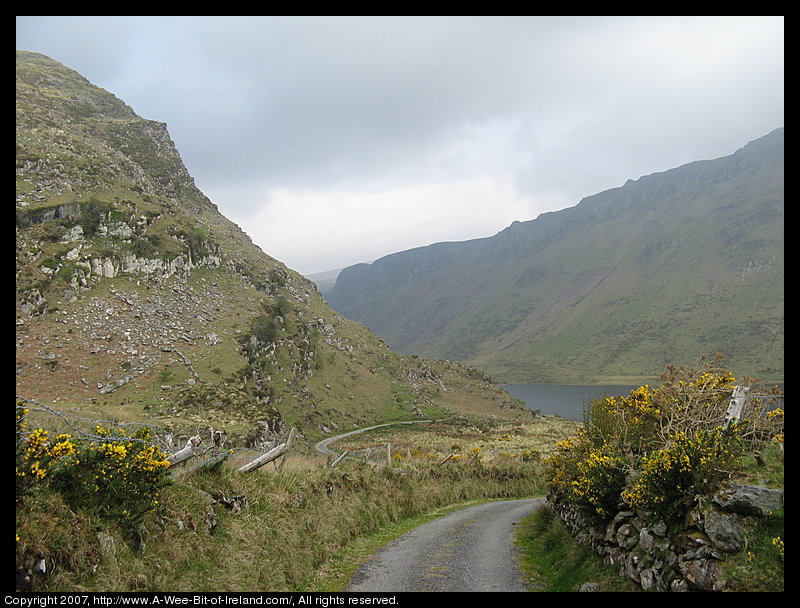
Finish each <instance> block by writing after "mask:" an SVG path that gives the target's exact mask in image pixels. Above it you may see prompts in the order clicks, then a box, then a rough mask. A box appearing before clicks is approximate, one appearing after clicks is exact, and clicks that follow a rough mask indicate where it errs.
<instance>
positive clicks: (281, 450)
mask: <svg viewBox="0 0 800 608" xmlns="http://www.w3.org/2000/svg"><path fill="white" fill-rule="evenodd" d="M296 434H297V430H296V429H292V430H291V431H290V432H289V438H288V439H287V440H286V442H285V443H282V444H280V445H279V446H278V447H276V448H273V449H271V450H270V451H268V452H265V453H264V454H262V455H261V456H259V457H258V458H256V459H254V460H251V461H250V462H248V463H247V464H245V465H243V466H241V467H239V468H238V469H236V471H237V473H249V472H250V471H255V470H256V469H257V468H259V467H262V466H264V465H265V464H267V463H268V462H272V461H273V460H275V459H276V458H278V456H281V455H282V454H285V453H286V452H288V451H289V448H290V447H291V445H292V441H293V440H294V436H295V435H296Z"/></svg>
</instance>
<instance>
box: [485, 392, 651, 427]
mask: <svg viewBox="0 0 800 608" xmlns="http://www.w3.org/2000/svg"><path fill="white" fill-rule="evenodd" d="M501 386H502V387H503V388H504V389H505V390H506V391H507V392H508V394H509V395H511V396H512V397H516V398H517V399H521V400H522V401H524V402H525V404H526V405H527V406H528V407H529V408H531V409H532V410H540V411H541V413H542V414H555V415H556V416H561V417H562V418H569V419H570V420H577V421H579V422H581V421H583V406H584V405H586V403H587V402H589V401H592V400H594V399H600V398H601V397H612V396H618V395H624V396H627V395H628V394H629V393H630V392H631V391H632V390H633V389H635V388H639V386H640V385H635V386H634V385H630V386H629V385H603V384H591V385H582V384H503V385H501Z"/></svg>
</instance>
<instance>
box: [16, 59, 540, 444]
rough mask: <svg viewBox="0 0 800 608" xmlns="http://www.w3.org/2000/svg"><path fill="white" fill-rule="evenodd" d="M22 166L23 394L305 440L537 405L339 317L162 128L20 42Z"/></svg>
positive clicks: (19, 303) (19, 317)
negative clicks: (203, 187) (263, 244)
mask: <svg viewBox="0 0 800 608" xmlns="http://www.w3.org/2000/svg"><path fill="white" fill-rule="evenodd" d="M16 173H17V202H16V274H17V291H16V325H17V338H16V341H17V394H18V395H19V396H22V397H25V398H27V399H33V400H39V401H41V402H43V403H47V404H53V403H55V404H61V405H62V406H64V407H79V408H90V409H93V410H94V411H99V412H102V413H103V414H104V415H106V416H109V417H112V416H113V417H122V418H126V417H132V418H139V417H142V416H152V417H159V418H161V419H169V418H175V419H177V420H180V421H183V422H190V423H193V424H200V423H202V424H216V425H218V426H219V425H225V426H228V427H229V428H232V429H233V428H235V429H238V430H240V431H241V432H243V433H244V432H246V431H247V430H248V429H249V428H251V427H252V426H253V425H254V424H258V423H259V421H264V420H268V421H271V422H270V424H268V425H266V426H268V427H270V428H273V430H275V432H278V431H279V430H280V429H282V428H283V427H285V426H286V425H287V424H291V425H295V426H298V427H299V428H300V429H301V430H302V431H303V432H305V433H308V435H309V438H311V437H314V436H316V435H324V434H326V433H328V432H333V431H335V430H336V429H337V428H339V429H344V430H351V429H352V428H354V427H355V426H362V425H363V424H366V423H374V422H385V421H386V420H388V419H410V418H416V417H418V416H421V415H425V416H427V415H436V414H442V413H446V412H449V413H452V412H455V411H463V410H464V409H466V410H468V411H470V412H472V413H475V414H476V415H486V416H491V415H495V414H498V413H500V414H501V415H505V414H508V415H511V416H512V417H514V416H516V415H526V414H527V412H524V410H522V409H519V407H518V406H517V404H516V403H515V402H514V401H513V400H512V399H511V398H510V397H508V395H506V394H505V393H504V392H502V391H500V390H499V389H498V388H497V387H496V386H494V385H493V384H492V383H491V382H488V381H486V379H485V378H484V377H483V376H481V375H480V374H474V373H472V372H471V371H470V370H466V369H464V368H462V367H460V366H456V365H451V364H446V363H443V362H428V361H424V360H419V359H411V358H404V357H399V356H397V355H396V354H394V353H392V352H391V351H390V350H388V349H387V348H386V346H385V345H384V344H383V343H382V342H381V340H379V339H378V338H377V337H376V336H374V335H373V334H372V333H370V332H369V331H367V330H366V329H365V328H363V327H361V326H359V325H357V324H355V323H352V322H350V321H348V320H346V319H344V318H342V317H341V316H340V315H338V314H336V313H335V312H333V311H332V310H331V309H330V308H329V307H328V306H327V305H326V303H325V302H324V300H323V299H322V298H321V296H320V295H319V293H318V292H317V290H316V288H315V287H314V284H313V283H312V282H310V281H309V280H307V279H305V278H303V277H302V276H300V275H299V274H297V273H296V272H294V271H292V270H291V269H289V268H287V267H286V266H285V265H284V264H282V263H281V262H279V261H278V260H275V259H273V258H272V257H270V256H268V255H267V254H265V253H264V252H263V251H261V250H260V249H259V248H258V247H257V246H255V245H254V244H253V243H252V241H251V240H250V239H249V238H248V237H247V235H246V234H245V233H244V232H243V231H242V230H241V229H240V228H239V227H238V226H236V225H235V224H233V223H232V222H230V221H229V220H228V219H226V218H225V217H224V216H222V215H221V214H220V213H219V211H218V210H217V208H216V206H215V205H214V204H213V203H212V202H211V201H209V199H208V198H207V197H206V196H205V195H204V194H203V193H202V192H200V191H199V190H198V189H197V187H196V186H195V184H194V180H193V179H192V177H191V175H190V174H189V172H188V171H187V170H186V168H185V166H184V165H183V162H182V161H181V158H180V155H179V153H178V151H177V150H176V147H175V145H174V143H173V142H172V140H171V139H170V137H169V133H168V131H167V128H166V126H165V125H164V124H163V123H159V122H155V121H150V120H145V119H142V118H140V117H138V116H137V115H136V114H135V113H134V112H133V111H132V110H131V109H130V108H129V107H128V106H127V105H126V104H124V103H123V102H122V101H120V100H119V99H117V98H116V97H114V96H113V95H112V94H111V93H109V92H107V91H104V90H102V89H100V88H98V87H95V86H93V85H92V84H91V83H89V82H88V81H87V80H86V79H85V78H83V77H82V76H80V75H79V74H77V73H76V72H74V71H72V70H70V69H68V68H66V67H64V66H63V65H61V64H59V63H57V62H55V61H53V60H51V59H50V58H47V57H45V56H42V55H39V54H35V53H27V52H19V51H18V52H17V159H16ZM263 426H264V425H262V427H263Z"/></svg>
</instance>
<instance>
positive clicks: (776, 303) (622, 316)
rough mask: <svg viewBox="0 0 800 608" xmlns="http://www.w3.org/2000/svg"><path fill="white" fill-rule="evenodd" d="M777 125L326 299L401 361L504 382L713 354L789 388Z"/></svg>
mask: <svg viewBox="0 0 800 608" xmlns="http://www.w3.org/2000/svg"><path fill="white" fill-rule="evenodd" d="M783 172H784V130H783V128H780V129H777V130H775V131H773V132H771V133H769V134H768V135H766V136H764V137H762V138H760V139H757V140H755V141H753V142H750V143H749V144H747V145H745V146H744V147H743V148H742V149H740V150H738V151H736V152H735V153H734V154H732V155H730V156H726V157H723V158H718V159H714V160H703V161H697V162H692V163H689V164H687V165H684V166H681V167H678V168H675V169H672V170H669V171H665V172H662V173H655V174H652V175H647V176H644V177H641V178H640V179H638V180H635V181H634V180H628V182H627V183H626V184H625V185H623V186H622V187H619V188H614V189H611V190H607V191H605V192H601V193H599V194H596V195H594V196H589V197H586V198H584V199H583V200H581V201H580V203H579V204H577V205H576V206H574V207H571V208H568V209H564V210H561V211H558V212H553V213H543V214H541V215H540V216H539V217H537V218H536V219H534V220H531V221H525V222H514V223H513V224H512V225H511V226H509V227H508V228H506V229H505V230H503V231H501V232H499V233H498V234H496V235H495V236H492V237H488V238H483V239H475V240H471V241H465V242H456V243H438V244H435V245H431V246H428V247H421V248H417V249H412V250H409V251H404V252H400V253H396V254H392V255H389V256H386V257H384V258H382V259H380V260H377V261H375V262H373V263H372V264H359V265H356V266H352V267H349V268H346V269H344V270H342V272H341V273H340V274H339V277H338V279H337V283H336V285H335V287H334V289H333V290H331V291H330V292H329V293H328V294H327V295H326V297H327V299H328V302H329V303H330V305H331V306H332V307H333V308H334V309H335V310H337V311H338V312H340V313H341V314H342V315H344V316H346V317H348V318H351V319H353V320H356V321H358V322H360V323H363V324H364V325H366V326H367V327H369V328H371V329H372V330H373V331H375V332H376V333H377V334H378V335H380V336H382V337H383V338H384V339H385V340H386V341H387V343H388V344H389V346H390V347H392V348H393V349H396V350H397V351H398V352H401V353H416V354H419V355H422V356H428V357H440V358H448V359H453V360H458V361H464V362H467V363H469V364H471V365H474V366H477V367H479V368H480V369H482V370H484V371H486V372H487V373H489V374H491V375H492V376H493V377H495V378H497V379H499V380H500V381H503V382H507V383H534V382H565V383H581V382H595V381H602V382H614V381H618V383H620V384H625V383H628V382H630V383H633V382H634V381H639V380H640V379H646V378H650V377H658V376H659V375H660V374H661V373H662V372H663V371H664V369H665V368H666V366H667V365H669V364H672V363H687V364H693V363H695V362H696V360H697V358H698V357H699V356H701V355H703V354H708V355H713V354H715V353H721V354H723V355H725V356H726V358H727V363H728V365H730V366H731V369H733V370H734V371H736V372H737V373H740V374H745V375H750V376H753V377H756V378H759V379H762V380H766V379H770V380H772V379H782V378H783V340H784V338H783V334H784V321H783V315H784V312H783V269H784V246H783V227H784V194H783V179H784V178H783Z"/></svg>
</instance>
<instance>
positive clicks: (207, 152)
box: [16, 16, 784, 275]
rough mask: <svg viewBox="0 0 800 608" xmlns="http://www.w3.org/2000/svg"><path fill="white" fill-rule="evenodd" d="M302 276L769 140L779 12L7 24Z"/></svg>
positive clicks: (778, 85)
mask: <svg viewBox="0 0 800 608" xmlns="http://www.w3.org/2000/svg"><path fill="white" fill-rule="evenodd" d="M16 45H17V46H16V48H17V49H20V50H26V51H35V52H39V53H43V54H45V55H48V56H49V57H51V58H52V59H55V60H56V61H59V62H60V63H62V64H64V65H66V66H67V67H69V68H72V69H74V70H76V71H78V72H79V73H81V74H82V75H83V76H85V77H86V78H87V79H88V80H90V81H91V82H92V83H93V84H95V85H97V86H100V87H102V88H104V89H106V90H108V91H110V92H111V93H113V94H114V95H116V96H117V97H119V98H120V99H122V100H123V101H125V102H126V103H127V104H128V105H129V106H131V107H132V108H133V110H134V111H135V112H136V113H137V114H138V115H139V116H141V117H143V118H147V119H151V120H157V121H161V122H165V123H167V127H168V129H169V132H170V136H171V137H172V139H173V141H174V142H175V145H176V146H177V148H178V151H179V152H180V154H181V157H182V158H183V161H184V163H185V164H186V166H187V168H188V169H189V172H190V173H191V174H192V176H193V177H194V179H195V182H196V184H197V186H198V187H199V188H200V189H201V190H202V191H203V192H204V193H205V194H206V195H207V196H208V197H209V198H210V199H211V200H212V201H213V202H214V203H215V204H216V205H217V206H218V208H219V210H220V211H221V212H222V213H223V214H224V215H225V216H226V217H228V218H229V219H230V220H232V221H234V222H235V223H237V224H238V225H239V226H240V227H241V228H242V229H243V230H244V231H245V232H246V233H247V234H248V235H249V236H250V237H251V238H252V240H253V241H254V242H255V243H256V244H257V245H258V246H259V247H261V249H262V250H264V252H265V253H267V254H269V255H271V256H272V257H275V258H277V259H278V260H280V261H281V262H283V263H285V264H286V265H287V266H289V267H290V268H292V269H294V270H296V271H298V272H301V273H303V274H307V275H308V274H313V273H319V272H323V271H328V270H332V269H337V268H341V267H345V266H349V265H352V264H356V263H360V262H369V261H372V260H375V259H377V258H380V257H382V256H384V255H388V254H391V253H394V252H397V251H403V250H406V249H411V248H414V247H419V246H424V245H429V244H431V243H435V242H441V241H463V240H468V239H473V238H481V237H487V236H492V235H493V234H496V233H497V232H499V231H500V230H502V229H503V228H505V227H507V226H508V225H509V224H511V223H512V222H513V221H515V220H520V221H525V220H531V219H534V218H536V217H537V216H538V215H539V214H540V213H544V212H549V211H556V210H559V209H563V208H566V207H572V206H574V205H576V204H578V203H579V202H580V200H581V199H582V198H583V197H585V196H590V195H592V194H596V193H598V192H602V191H604V190H608V189H610V188H616V187H619V186H621V185H623V184H624V183H625V182H626V181H627V180H628V179H638V178H639V177H641V176H643V175H649V174H651V173H655V172H660V171H665V170H668V169H671V168H674V167H677V166H680V165H682V164H686V163H688V162H692V161H695V160H702V159H710V158H719V157H721V156H727V155H729V154H732V153H733V152H735V151H736V150H737V149H739V148H741V147H742V146H744V145H745V144H746V143H747V142H749V141H752V140H753V139H756V138H758V137H761V136H763V135H766V134H767V133H769V132H770V131H772V130H773V129H776V128H778V127H782V126H783V121H784V18H783V17H782V16H774V17H769V16H767V17H758V16H664V17H653V16H585V17H581V16H574V17H571V16H566V17H557V16H515V17H495V16H475V17H469V16H467V17H457V16H452V17H451V16H441V17H427V16H419V17H405V16H395V17H368V16H364V17H361V16H327V17H326V16H319V17H317V16H309V17H292V16H277V17H270V16H27V17H26V16H17V18H16Z"/></svg>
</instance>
